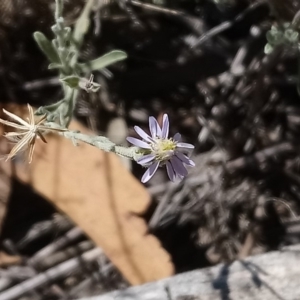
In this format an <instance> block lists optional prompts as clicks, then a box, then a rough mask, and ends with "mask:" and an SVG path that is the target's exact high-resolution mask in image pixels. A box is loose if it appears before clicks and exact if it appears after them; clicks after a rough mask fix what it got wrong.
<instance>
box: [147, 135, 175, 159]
mask: <svg viewBox="0 0 300 300" xmlns="http://www.w3.org/2000/svg"><path fill="white" fill-rule="evenodd" d="M151 147H152V152H153V153H154V154H155V156H156V159H157V160H160V161H163V160H168V159H169V158H170V157H171V156H173V151H174V150H175V149H176V142H175V141H174V140H173V139H156V140H155V143H153V144H152V145H151Z"/></svg>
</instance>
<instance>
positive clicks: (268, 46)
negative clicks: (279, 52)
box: [264, 44, 273, 54]
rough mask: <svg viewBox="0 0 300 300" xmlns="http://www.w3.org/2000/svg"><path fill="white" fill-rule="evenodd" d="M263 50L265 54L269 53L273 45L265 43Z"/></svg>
mask: <svg viewBox="0 0 300 300" xmlns="http://www.w3.org/2000/svg"><path fill="white" fill-rule="evenodd" d="M264 51H265V54H270V53H271V52H272V51H273V47H272V46H271V45H270V44H266V46H265V49H264Z"/></svg>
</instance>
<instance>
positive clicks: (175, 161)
mask: <svg viewBox="0 0 300 300" xmlns="http://www.w3.org/2000/svg"><path fill="white" fill-rule="evenodd" d="M170 161H171V164H172V167H173V169H174V171H175V173H176V174H178V175H179V176H186V175H187V174H188V171H187V169H186V168H185V166H184V164H183V162H182V161H181V160H180V159H179V158H177V157H176V156H173V157H172V158H171V160H170Z"/></svg>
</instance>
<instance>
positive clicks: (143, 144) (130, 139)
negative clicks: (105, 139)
mask: <svg viewBox="0 0 300 300" xmlns="http://www.w3.org/2000/svg"><path fill="white" fill-rule="evenodd" d="M126 140H127V141H128V142H129V143H131V144H132V145H134V146H137V147H140V148H144V149H151V147H150V145H149V144H147V143H146V142H143V141H141V140H138V139H136V138H134V137H128V138H127V139H126Z"/></svg>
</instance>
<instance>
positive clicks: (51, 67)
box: [48, 63, 63, 70]
mask: <svg viewBox="0 0 300 300" xmlns="http://www.w3.org/2000/svg"><path fill="white" fill-rule="evenodd" d="M62 68H63V66H62V65H61V64H58V63H51V64H50V65H49V66H48V69H49V70H53V69H62Z"/></svg>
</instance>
